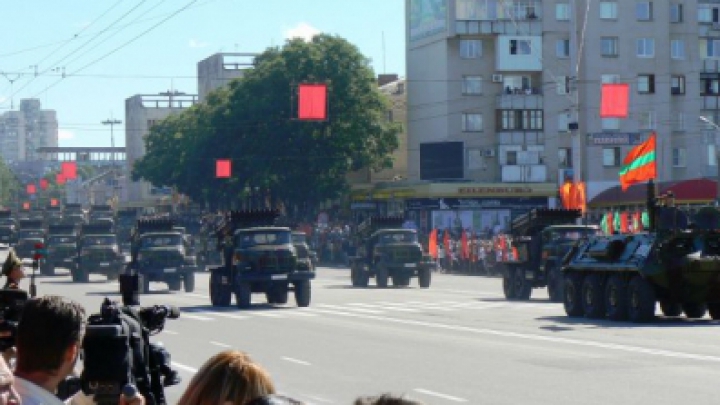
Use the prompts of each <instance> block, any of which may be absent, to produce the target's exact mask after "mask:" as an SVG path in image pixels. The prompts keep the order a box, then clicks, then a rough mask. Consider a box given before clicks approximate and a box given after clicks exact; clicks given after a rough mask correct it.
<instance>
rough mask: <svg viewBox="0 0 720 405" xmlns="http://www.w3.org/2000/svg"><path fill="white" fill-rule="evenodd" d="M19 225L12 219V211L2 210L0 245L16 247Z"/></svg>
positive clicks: (0, 214)
mask: <svg viewBox="0 0 720 405" xmlns="http://www.w3.org/2000/svg"><path fill="white" fill-rule="evenodd" d="M17 231H18V225H17V222H16V221H15V219H14V218H13V217H12V211H10V210H0V243H4V244H6V245H15V244H16V243H17Z"/></svg>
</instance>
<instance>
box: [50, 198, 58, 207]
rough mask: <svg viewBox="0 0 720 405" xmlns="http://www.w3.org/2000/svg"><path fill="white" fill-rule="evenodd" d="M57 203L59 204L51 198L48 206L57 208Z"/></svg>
mask: <svg viewBox="0 0 720 405" xmlns="http://www.w3.org/2000/svg"><path fill="white" fill-rule="evenodd" d="M58 203H59V201H58V199H57V198H51V199H50V206H51V207H57V206H58Z"/></svg>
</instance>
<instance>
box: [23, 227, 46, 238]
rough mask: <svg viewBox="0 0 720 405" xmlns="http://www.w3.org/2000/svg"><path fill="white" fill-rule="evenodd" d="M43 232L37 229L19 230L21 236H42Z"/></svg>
mask: <svg viewBox="0 0 720 405" xmlns="http://www.w3.org/2000/svg"><path fill="white" fill-rule="evenodd" d="M44 233H45V232H44V231H41V230H39V229H37V230H36V229H26V230H24V231H20V237H21V238H42V237H43V236H44V235H43V234H44Z"/></svg>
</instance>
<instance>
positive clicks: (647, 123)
mask: <svg viewBox="0 0 720 405" xmlns="http://www.w3.org/2000/svg"><path fill="white" fill-rule="evenodd" d="M639 121H640V122H639V124H640V129H655V128H656V120H655V111H644V112H641V113H640V117H639Z"/></svg>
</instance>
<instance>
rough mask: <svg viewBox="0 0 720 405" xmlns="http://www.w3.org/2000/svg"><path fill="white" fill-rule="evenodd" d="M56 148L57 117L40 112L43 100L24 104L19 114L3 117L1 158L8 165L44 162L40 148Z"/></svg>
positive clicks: (0, 137)
mask: <svg viewBox="0 0 720 405" xmlns="http://www.w3.org/2000/svg"><path fill="white" fill-rule="evenodd" d="M57 146H58V122H57V114H56V112H55V111H54V110H43V109H41V105H40V100H38V99H24V100H21V101H20V109H19V110H18V111H8V112H6V113H4V114H2V115H0V156H2V158H3V159H4V160H5V161H6V162H11V163H14V162H25V161H31V162H33V161H38V160H42V159H43V157H42V156H41V155H40V154H38V153H37V149H38V148H42V147H57Z"/></svg>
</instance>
